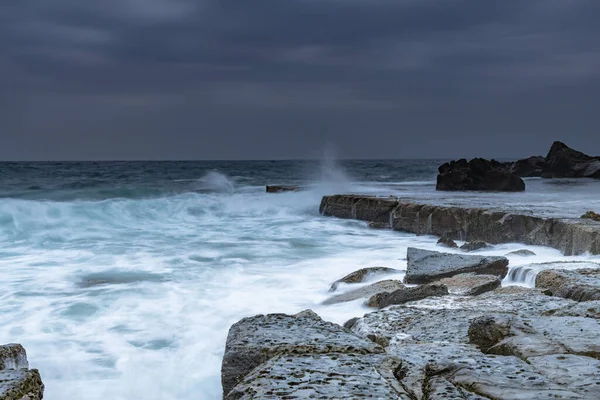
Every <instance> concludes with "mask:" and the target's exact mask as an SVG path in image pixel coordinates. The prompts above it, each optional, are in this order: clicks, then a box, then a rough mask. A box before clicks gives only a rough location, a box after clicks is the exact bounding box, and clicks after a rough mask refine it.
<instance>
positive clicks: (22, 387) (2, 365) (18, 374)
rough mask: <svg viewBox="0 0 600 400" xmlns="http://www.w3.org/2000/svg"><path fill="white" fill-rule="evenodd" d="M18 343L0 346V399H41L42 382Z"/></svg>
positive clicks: (42, 391)
mask: <svg viewBox="0 0 600 400" xmlns="http://www.w3.org/2000/svg"><path fill="white" fill-rule="evenodd" d="M28 368H29V363H28V361H27V354H26V352H25V349H24V348H23V346H21V345H20V344H7V345H4V346H0V400H41V399H42V397H43V396H44V383H43V382H42V378H41V377H40V373H39V372H38V370H36V369H28Z"/></svg>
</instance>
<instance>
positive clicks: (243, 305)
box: [0, 181, 598, 400]
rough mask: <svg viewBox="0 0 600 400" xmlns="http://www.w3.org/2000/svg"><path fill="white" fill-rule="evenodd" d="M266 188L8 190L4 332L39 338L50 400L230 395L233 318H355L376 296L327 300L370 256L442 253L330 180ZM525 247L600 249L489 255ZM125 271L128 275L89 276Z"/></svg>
mask: <svg viewBox="0 0 600 400" xmlns="http://www.w3.org/2000/svg"><path fill="white" fill-rule="evenodd" d="M219 182H221V181H219ZM221 183H222V182H221ZM344 185H349V184H347V183H344ZM217 186H218V185H217ZM225 186H227V185H225ZM227 187H228V186H227ZM345 187H347V188H348V187H349V188H350V189H351V188H352V187H351V185H350V186H345ZM260 189H261V188H256V190H243V191H240V190H237V189H236V190H235V191H234V192H231V191H228V190H225V191H222V192H221V193H188V194H182V195H178V196H173V197H165V198H158V199H143V200H126V199H118V200H117V199H115V200H106V201H99V202H65V203H56V202H40V201H38V202H33V201H24V200H9V199H2V200H0V221H2V222H1V224H0V240H1V241H2V243H3V249H2V250H0V253H1V254H2V257H0V270H1V271H2V273H3V280H2V282H0V288H1V290H0V293H2V301H1V302H0V313H1V315H2V320H3V324H1V325H0V342H20V343H22V344H23V345H24V346H25V347H26V349H27V352H28V355H29V361H30V364H31V365H32V366H33V367H35V368H38V369H40V371H41V373H42V376H43V379H44V382H45V384H46V394H45V398H47V399H49V400H54V399H74V398H77V399H82V400H96V399H98V400H99V399H103V400H104V399H114V400H120V399H130V398H134V397H135V398H144V399H149V400H153V399H157V400H158V399H161V400H170V399H178V400H179V399H198V398H200V399H219V398H221V385H220V366H221V358H222V354H223V350H224V345H225V339H226V336H227V331H228V329H229V327H230V326H231V325H232V324H233V323H235V322H236V321H238V320H239V319H241V318H243V317H246V316H251V315H255V314H264V313H270V312H285V313H296V312H298V311H301V310H303V309H307V308H311V309H313V310H315V311H316V312H317V313H318V314H320V315H321V316H322V317H323V318H325V319H328V320H331V321H334V322H337V323H344V322H345V321H346V320H348V319H350V318H352V317H355V316H361V315H363V314H364V313H366V312H369V310H368V309H367V308H365V307H364V306H363V305H362V300H357V301H353V302H349V303H343V304H336V305H332V306H323V305H321V304H320V303H321V302H322V301H323V300H325V299H326V298H327V297H329V296H330V293H328V290H329V287H330V285H331V283H332V282H333V281H335V280H337V279H339V278H341V277H343V276H344V275H346V274H348V273H350V272H353V271H355V270H357V269H359V268H364V267H373V266H386V267H391V268H397V269H400V270H404V269H405V268H406V249H407V247H409V246H417V247H421V248H426V249H432V250H442V249H441V248H440V247H438V246H436V244H435V243H436V238H433V237H429V236H414V235H408V234H402V233H398V232H391V231H386V230H372V229H368V228H367V227H366V224H365V223H363V222H358V221H350V220H338V219H335V218H324V217H321V216H319V215H318V212H317V206H318V204H319V201H320V197H321V195H322V194H325V193H326V192H327V191H329V190H331V189H328V188H327V185H316V186H315V187H314V188H313V189H312V190H309V191H305V192H298V193H282V194H277V195H270V194H266V193H263V190H264V188H262V190H260ZM521 248H528V249H531V250H533V251H535V252H536V253H537V254H538V255H537V256H536V257H527V258H525V257H518V256H510V260H511V264H513V263H514V265H515V266H519V265H524V264H526V263H533V262H547V261H558V260H565V259H568V260H588V259H590V260H598V258H597V257H589V256H581V257H569V258H565V257H562V256H561V255H560V253H559V252H557V251H555V250H552V249H546V248H539V247H535V248H533V247H526V246H522V245H517V244H507V245H501V246H495V247H494V248H492V249H489V250H485V251H481V252H478V254H489V255H504V254H506V253H508V252H510V251H512V250H518V249H521ZM452 251H457V250H452ZM129 272H131V273H129ZM119 273H123V274H124V276H125V278H123V279H121V280H119V276H116V277H115V278H114V279H107V282H106V283H102V284H94V285H82V284H81V280H82V279H83V278H85V277H86V276H91V277H105V276H106V274H117V275H118V274H119ZM138 276H139V280H136V278H135V277H138ZM157 276H158V277H160V276H164V277H165V279H164V280H162V279H155V277H157ZM398 277H401V275H399V276H398Z"/></svg>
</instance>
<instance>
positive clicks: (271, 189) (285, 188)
mask: <svg viewBox="0 0 600 400" xmlns="http://www.w3.org/2000/svg"><path fill="white" fill-rule="evenodd" d="M299 190H300V186H296V185H267V193H281V192H297V191H299Z"/></svg>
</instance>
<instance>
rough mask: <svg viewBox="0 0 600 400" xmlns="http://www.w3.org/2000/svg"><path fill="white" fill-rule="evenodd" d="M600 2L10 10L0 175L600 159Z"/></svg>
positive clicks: (1, 68) (208, 3) (2, 74)
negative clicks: (80, 168)
mask: <svg viewBox="0 0 600 400" xmlns="http://www.w3.org/2000/svg"><path fill="white" fill-rule="evenodd" d="M598 21H600V1H598V0H527V1H524V0H502V1H498V0H468V1H467V0H85V1H82V0H52V1H48V0H1V1H0V139H1V141H0V160H115V159H118V160H130V159H131V160H133V159H136V160H140V159H142V160H154V159H171V160H174V159H291V158H318V157H319V156H320V155H321V154H323V152H324V151H325V149H327V151H328V152H331V151H333V152H335V154H336V155H337V156H338V157H340V158H460V157H475V156H481V157H496V158H518V157H526V156H530V155H534V154H535V155H537V154H541V155H544V154H546V153H547V151H548V149H549V148H550V145H551V144H552V142H553V141H554V140H562V141H565V142H566V143H567V144H568V145H570V146H572V147H575V148H577V149H579V150H582V151H584V152H586V153H590V154H594V155H599V154H600V129H599V128H600V113H599V112H598V106H599V105H600V44H599V42H598V40H599V38H600V23H598Z"/></svg>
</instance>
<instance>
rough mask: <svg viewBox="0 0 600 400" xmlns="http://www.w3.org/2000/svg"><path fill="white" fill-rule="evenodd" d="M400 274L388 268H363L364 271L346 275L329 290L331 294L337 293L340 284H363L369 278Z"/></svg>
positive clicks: (360, 270)
mask: <svg viewBox="0 0 600 400" xmlns="http://www.w3.org/2000/svg"><path fill="white" fill-rule="evenodd" d="M398 272H400V271H398V270H397V269H394V268H387V267H370V268H362V269H359V270H358V271H354V272H352V273H350V274H348V275H346V276H345V277H343V278H341V279H338V280H337V281H335V282H333V285H331V288H330V289H329V291H330V292H334V291H336V290H337V288H338V286H339V284H340V283H361V282H364V281H365V280H367V279H368V278H371V277H373V276H376V275H386V274H394V273H398Z"/></svg>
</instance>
